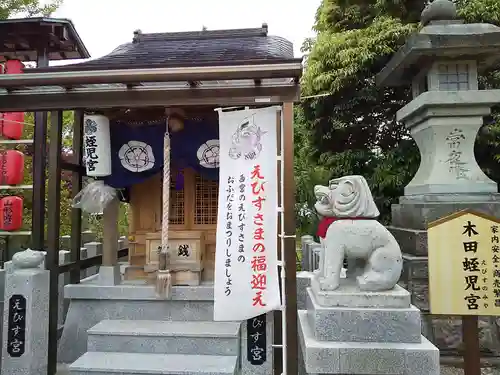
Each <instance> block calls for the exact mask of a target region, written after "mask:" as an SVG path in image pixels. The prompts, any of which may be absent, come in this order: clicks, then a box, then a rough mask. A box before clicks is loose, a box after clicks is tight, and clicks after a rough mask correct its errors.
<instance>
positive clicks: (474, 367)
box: [462, 315, 481, 375]
mask: <svg viewBox="0 0 500 375" xmlns="http://www.w3.org/2000/svg"><path fill="white" fill-rule="evenodd" d="M462 342H463V343H464V348H463V351H464V354H463V357H464V373H465V375H481V350H480V348H479V327H478V317H477V316H474V315H468V316H462Z"/></svg>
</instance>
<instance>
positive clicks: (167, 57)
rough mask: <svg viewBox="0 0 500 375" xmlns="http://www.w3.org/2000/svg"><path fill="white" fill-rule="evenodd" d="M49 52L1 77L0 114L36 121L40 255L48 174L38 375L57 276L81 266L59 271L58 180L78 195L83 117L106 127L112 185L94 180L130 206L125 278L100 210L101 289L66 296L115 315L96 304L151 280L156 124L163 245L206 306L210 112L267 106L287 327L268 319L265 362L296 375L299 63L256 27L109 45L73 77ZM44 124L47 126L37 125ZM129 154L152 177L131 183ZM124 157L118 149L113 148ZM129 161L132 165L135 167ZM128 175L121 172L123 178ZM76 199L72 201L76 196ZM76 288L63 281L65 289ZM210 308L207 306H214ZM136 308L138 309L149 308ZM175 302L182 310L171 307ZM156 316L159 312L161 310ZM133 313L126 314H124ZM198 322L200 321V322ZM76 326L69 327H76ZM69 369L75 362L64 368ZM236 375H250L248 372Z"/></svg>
mask: <svg viewBox="0 0 500 375" xmlns="http://www.w3.org/2000/svg"><path fill="white" fill-rule="evenodd" d="M46 22H49V21H46ZM68 22H69V21H68ZM131 37H132V35H131ZM47 48H48V50H47V51H46V52H48V54H47V53H46V54H45V55H43V59H39V64H38V67H37V68H25V69H24V70H23V72H22V73H19V74H9V75H0V112H29V111H34V112H35V122H36V130H35V140H34V143H35V155H34V164H33V165H34V189H35V190H36V189H37V188H40V189H41V192H40V193H39V194H35V201H34V203H33V207H34V208H33V232H34V236H33V238H34V241H33V244H34V246H39V247H40V248H41V247H42V246H41V245H40V244H42V243H43V242H44V241H43V240H44V219H43V215H41V218H42V219H36V217H38V216H36V215H39V214H40V212H41V213H42V214H43V211H44V207H45V193H44V183H43V182H44V180H43V178H44V176H45V173H46V169H47V170H48V178H49V182H48V212H47V217H48V219H47V224H48V229H47V238H48V241H47V243H48V249H47V250H48V251H47V258H46V266H47V268H48V269H49V270H50V271H51V274H50V280H51V281H50V282H51V294H50V304H51V305H50V306H51V307H50V320H51V323H50V324H49V373H54V372H55V364H56V362H57V358H56V357H57V355H56V354H57V325H56V322H57V300H58V296H57V283H58V278H59V274H60V273H62V272H68V271H70V272H72V273H74V274H76V273H77V272H79V271H80V269H79V267H80V265H81V262H80V259H79V257H78V256H77V257H76V259H73V260H74V261H75V263H74V264H71V265H65V266H64V267H60V266H59V255H58V251H59V235H60V233H59V219H60V217H59V216H60V212H59V209H58V208H59V206H60V192H61V170H62V169H68V170H71V171H73V172H74V181H75V182H76V183H75V185H76V186H77V189H78V190H80V189H81V188H82V182H81V176H82V175H83V174H84V173H85V165H84V160H87V162H88V160H89V158H88V155H86V156H84V155H83V154H84V152H85V144H84V143H85V142H84V140H85V133H86V131H87V130H86V129H85V124H86V121H85V116H102V117H104V118H106V119H108V120H109V127H110V129H111V131H110V132H111V141H110V144H111V146H110V151H111V152H110V154H111V159H112V160H111V169H112V173H111V175H109V176H106V177H103V178H102V179H103V181H104V183H105V184H107V185H109V186H112V187H113V188H115V189H117V191H118V196H119V198H120V200H122V201H125V202H128V203H129V204H130V215H129V218H128V219H129V233H128V235H129V264H128V265H127V267H125V271H124V276H123V280H122V276H121V275H120V267H119V264H118V259H117V237H118V225H117V221H118V207H119V205H118V204H117V200H116V199H115V200H114V201H113V202H116V204H115V203H113V204H110V205H109V206H107V207H106V208H105V209H104V213H103V223H104V233H103V236H104V237H103V241H102V242H103V255H102V266H101V267H100V271H99V278H98V281H97V282H96V283H94V284H92V285H88V288H87V289H86V290H85V291H83V289H84V288H81V289H79V290H78V286H77V285H70V286H69V287H70V288H69V289H68V288H67V291H70V292H72V293H73V295H76V294H77V293H76V292H78V293H79V292H82V295H83V294H84V293H83V292H85V293H96V295H97V294H99V296H98V297H92V298H94V299H95V300H97V301H99V302H101V301H103V300H104V299H106V298H108V301H107V302H109V306H111V304H113V303H115V304H124V303H126V301H125V300H126V299H127V298H125V297H124V296H121V297H120V298H121V299H120V298H118V297H116V298H112V297H109V294H106V293H112V291H111V290H112V289H113V288H115V290H118V292H119V293H121V291H122V289H120V284H121V283H122V282H124V281H133V282H139V280H143V281H141V282H145V283H148V282H149V281H151V280H152V276H154V275H155V271H156V270H157V269H158V263H159V259H158V258H159V254H158V247H159V246H160V245H162V243H161V233H162V215H163V208H162V202H163V200H162V189H163V172H162V171H163V163H161V162H160V161H161V160H162V157H161V155H162V153H163V150H164V146H163V136H164V133H165V128H166V125H165V124H166V123H167V121H168V127H169V133H170V147H171V159H170V162H169V164H170V195H169V197H170V198H169V231H168V233H169V236H168V245H169V253H170V256H171V259H170V270H171V271H173V273H172V278H173V285H174V286H178V285H182V286H185V285H189V286H199V285H200V284H203V287H201V288H200V289H199V290H201V291H203V292H204V293H205V292H206V291H207V290H208V289H210V288H211V287H210V284H211V283H212V282H213V280H214V266H215V243H216V227H217V215H218V211H217V210H218V207H217V205H218V194H219V183H218V171H217V168H218V167H217V168H215V167H212V166H207V164H210V163H211V161H210V158H211V157H212V156H213V155H212V153H213V152H217V151H216V148H214V147H213V145H214V143H213V142H212V141H213V140H218V132H219V124H218V113H217V112H215V111H214V110H215V109H217V108H222V109H225V110H234V109H244V108H246V107H249V108H260V107H267V106H273V105H276V106H279V108H278V109H277V116H276V128H277V130H278V131H277V134H278V150H279V153H278V157H277V160H275V161H273V160H270V161H269V162H270V163H273V162H274V163H277V164H278V165H279V166H280V168H283V170H284V172H283V174H282V175H279V176H278V180H279V183H280V184H283V185H284V187H285V188H284V189H283V192H281V191H280V192H279V193H278V201H279V207H277V208H276V209H277V212H278V209H281V210H282V212H283V220H282V222H280V223H279V224H280V225H278V228H279V229H278V232H279V237H280V238H281V239H282V240H283V241H281V240H278V239H277V246H276V247H277V248H276V252H277V253H278V254H280V255H279V256H280V258H281V254H284V255H283V259H280V261H282V263H281V265H282V270H284V271H285V275H286V278H285V281H284V287H285V291H286V296H283V295H282V299H283V304H284V307H283V314H286V324H285V325H283V327H282V324H281V323H280V320H281V316H282V315H281V312H280V311H278V312H276V313H275V314H274V323H273V326H274V342H272V338H271V336H269V339H268V341H269V342H270V344H269V348H270V349H269V350H270V351H271V352H272V351H273V350H274V351H275V352H276V354H275V355H274V356H273V358H272V362H273V363H272V366H273V368H274V373H275V374H280V373H281V372H283V373H285V374H287V375H295V374H297V371H298V370H297V306H296V285H295V283H296V279H295V278H296V258H295V254H296V247H295V229H296V228H295V220H294V215H295V210H294V206H295V197H294V195H295V186H294V176H293V103H294V102H295V101H297V100H298V99H299V94H300V86H299V80H300V76H301V74H302V61H301V59H295V58H294V56H293V46H292V44H291V43H290V42H289V41H287V40H285V39H283V38H281V37H277V36H271V35H268V28H267V25H265V24H264V25H262V27H260V28H255V29H235V30H213V31H212V30H208V31H207V30H203V31H194V32H180V33H156V34H146V33H142V32H141V31H136V32H134V35H133V37H132V38H131V41H130V42H128V43H125V44H123V45H121V46H118V47H117V48H116V49H115V50H113V51H112V52H111V53H110V54H108V55H106V56H103V57H100V58H97V59H94V60H88V61H85V62H82V63H77V64H71V65H61V66H51V67H49V66H48V64H47V63H46V62H47V60H49V58H50V48H49V47H47ZM41 51H42V52H43V51H44V49H41ZM68 53H70V52H68ZM85 57H87V56H85ZM11 58H16V57H15V56H12V57H11ZM66 110H72V111H75V121H74V135H73V138H74V141H73V148H74V150H73V156H74V160H73V162H72V163H67V162H62V161H61V149H62V145H61V141H62V130H63V129H62V112H63V111H66ZM49 111H50V112H51V116H50V120H51V121H50V122H51V123H50V127H48V126H47V117H48V116H47V112H49ZM156 128H157V129H156ZM146 129H147V131H146ZM156 130H157V131H156ZM47 133H48V134H47ZM47 135H48V137H47ZM47 138H48V140H47ZM133 142H138V143H140V144H142V145H145V146H144V147H143V151H144V150H145V152H146V154H147V157H145V158H143V160H142V162H144V163H152V164H154V166H149V167H148V168H147V169H143V170H139V169H140V167H137V165H136V166H131V164H130V163H131V162H130V160H128V158H129V156H127V153H129V152H130V151H131V148H133V147H132V146H130V145H131V143H133ZM141 142H142V143H141ZM135 144H136V145H137V143H135ZM155 144H157V146H155ZM125 145H128V146H127V147H125V148H124V146H125ZM158 145H159V146H158ZM146 146H148V147H149V148H148V147H146ZM46 147H48V153H47V155H46V152H45V149H46ZM134 147H135V146H134ZM141 147H142V146H141ZM86 152H87V153H88V148H87V150H86ZM141 152H142V151H141ZM210 155H212V156H210ZM46 156H48V161H47V160H46ZM135 156H137V154H135ZM140 158H141V157H138V156H137V158H136V161H137V160H139V159H140ZM127 163H128V166H125V164H127ZM117 168H118V169H117ZM134 168H139V169H137V170H136V171H135V172H141V173H135V174H134V173H131V172H134V171H132V169H134ZM146 172H147V173H146ZM42 185H43V186H42ZM75 185H74V186H75ZM78 190H76V191H73V195H76V194H77V193H78ZM73 211H74V212H73V216H72V226H74V228H73V229H72V241H74V243H73V246H72V248H74V249H73V250H75V251H76V249H77V248H79V246H80V245H79V243H78V241H79V237H78V236H79V233H80V232H81V228H80V227H81V212H80V210H78V209H75V210H73ZM277 215H278V213H277ZM280 215H281V214H280ZM280 221H281V220H280ZM281 224H283V225H281ZM281 228H283V229H281ZM73 234H75V236H73ZM73 237H74V240H73ZM282 244H283V246H282ZM186 246H188V247H189V248H190V249H191V251H192V253H191V254H190V256H189V257H188V258H189V259H186V257H185V255H184V249H185V247H186ZM282 248H283V250H284V251H283V253H282V252H281V250H282ZM92 265H94V264H92ZM63 268H64V270H63ZM280 268H281V267H280ZM144 280H145V281H144ZM78 282H79V280H77V279H76V278H72V283H73V284H77V283H78ZM207 284H208V285H209V286H208V287H207ZM71 287H73V288H71ZM99 288H101V289H99ZM207 288H208V289H207ZM125 289H126V288H124V289H123V290H125ZM129 289H130V288H129ZM188 289H189V293H192V294H193V293H195V294H196V293H197V292H196V291H195V292H193V290H195V288H188ZM211 289H213V288H211ZM143 290H144V288H143ZM118 292H117V293H118ZM119 293H118V294H119ZM104 295H106V297H103V296H104ZM89 296H90V294H86V295H85V297H66V298H69V299H71V298H80V301H82V300H84V301H85V303H88V302H89V301H90V300H92V298H91V297H89ZM134 298H135V300H134ZM197 298H198V297H197ZM210 298H212V301H213V293H212V297H210ZM130 299H131V300H134V303H135V302H138V301H139V300H140V298H137V297H136V296H135V297H134V296H132V297H131V298H130ZM144 300H147V301H146V302H153V303H156V304H157V305H156V306H158V304H160V303H162V304H163V303H165V304H168V303H169V302H170V301H168V300H165V301H162V300H160V299H155V298H151V297H147V298H145V299H144ZM144 300H141V301H142V302H144ZM203 301H207V300H203ZM146 302H144V303H145V305H144V307H141V309H142V310H144V309H146V308H147V307H148V306H149V305H147V304H146ZM174 302H177V303H179V301H178V300H177V301H174ZM106 306H108V305H106ZM134 306H135V305H134ZM161 306H162V307H161V308H162V309H164V305H161ZM177 306H179V305H178V304H177ZM120 308H121V307H120ZM235 308H237V306H235ZM70 309H71V307H70ZM125 310H126V308H123V311H125ZM132 310H133V311H132ZM136 311H137V309H135V310H134V309H131V312H130V314H134V313H135V312H136ZM203 312H206V311H201V312H200V314H201V313H203ZM92 314H94V312H93V313H92ZM96 316H97V315H96ZM109 316H111V313H110V315H109ZM88 318H89V317H88V316H86V317H85V319H83V318H82V319H81V320H82V321H83V320H85V322H87V321H89V322H90V320H88ZM92 318H93V317H92ZM96 319H97V318H96ZM100 319H101V320H102V319H103V318H100ZM104 319H111V318H104ZM119 319H120V318H119ZM121 319H123V317H121ZM136 319H139V320H140V318H136ZM200 319H201V318H200ZM156 320H160V318H159V317H158V318H157V319H156ZM167 320H168V319H167ZM173 320H175V319H173ZM180 320H183V319H180ZM185 320H189V319H188V318H186V319H185ZM205 320H206V319H205ZM99 322H100V320H99V321H95V322H91V323H92V325H91V326H88V327H84V328H82V329H84V331H83V333H84V334H83V333H82V334H81V335H76V336H75V337H76V338H77V339H78V340H79V341H78V342H74V348H76V349H75V350H74V351H72V352H71V353H70V354H71V356H74V357H76V358H78V357H80V356H82V354H84V352H85V351H84V352H83V353H82V352H81V350H80V349H81V348H82V347H83V348H85V347H86V345H87V342H86V332H87V330H88V329H89V328H91V327H92V326H93V325H95V324H97V323H99ZM187 323H190V322H187ZM77 324H79V322H77V323H75V324H74V325H77ZM89 324H90V323H89ZM68 326H70V324H68ZM82 327H83V326H82ZM72 328H73V327H69V329H72ZM65 329H66V327H65ZM79 329H80V328H79ZM282 329H285V330H286V335H283V336H282ZM79 332H80V331H79ZM65 334H66V332H63V335H62V338H61V341H64V340H67V337H69V336H65ZM281 337H285V338H286V342H283V343H281V342H280V338H281ZM82 340H83V341H82ZM69 341H71V340H69ZM282 347H286V352H287V355H286V362H285V363H281V350H280V348H282ZM68 350H70V349H68ZM71 350H73V349H71ZM60 354H61V348H59V355H60ZM76 358H73V357H72V358H71V360H70V361H69V362H73V361H75V360H76ZM238 363H240V361H238ZM269 370H270V369H269ZM246 371H248V373H250V372H252V371H253V372H252V373H254V372H255V369H251V370H248V369H247V370H246ZM242 373H247V372H244V371H243V372H242ZM267 373H269V371H268V372H267Z"/></svg>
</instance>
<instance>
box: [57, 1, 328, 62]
mask: <svg viewBox="0 0 500 375" xmlns="http://www.w3.org/2000/svg"><path fill="white" fill-rule="evenodd" d="M320 2H321V0H300V1H299V0H292V1H290V0H251V1H243V0H208V1H207V0H175V1H174V0H136V1H132V0H64V3H63V5H62V6H61V7H60V8H59V9H58V10H57V11H56V12H55V13H54V14H53V15H52V16H53V17H56V18H69V19H71V20H72V21H73V23H74V24H75V27H76V30H77V32H78V34H79V35H80V37H81V38H82V40H83V43H84V44H85V45H86V46H87V49H88V50H89V52H90V54H91V56H92V58H97V57H101V56H103V55H106V54H107V53H109V52H111V51H112V50H113V49H114V48H115V47H117V46H118V45H120V44H123V43H126V42H130V41H132V37H133V32H134V30H137V29H140V30H141V31H142V32H143V33H155V32H175V31H193V30H201V29H202V27H203V26H206V27H207V28H208V30H214V29H232V28H255V27H260V26H261V25H262V24H263V23H267V24H268V27H269V34H270V35H278V36H281V37H284V38H286V39H288V40H290V41H291V42H292V43H293V45H294V50H295V56H296V57H301V56H302V54H301V53H300V46H301V44H302V42H303V40H304V39H305V38H307V37H310V36H313V35H314V33H313V32H312V30H311V28H312V25H313V22H314V15H315V12H316V9H317V8H318V6H319V4H320ZM292 3H295V5H291V4H292ZM73 62H75V61H73ZM68 63H69V61H68Z"/></svg>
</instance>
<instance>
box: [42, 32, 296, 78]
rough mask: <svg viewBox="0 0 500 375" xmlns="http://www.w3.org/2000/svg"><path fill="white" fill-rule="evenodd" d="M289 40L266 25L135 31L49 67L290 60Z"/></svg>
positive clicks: (82, 68) (146, 65) (116, 67)
mask: <svg viewBox="0 0 500 375" xmlns="http://www.w3.org/2000/svg"><path fill="white" fill-rule="evenodd" d="M293 58H294V56H293V45H292V43H291V42H289V41H288V40H286V39H284V38H281V37H277V36H269V35H268V34H267V25H265V24H264V25H262V27H261V28H256V29H233V30H210V31H207V30H203V31H189V32H178V33H156V34H143V33H141V32H140V31H136V32H134V38H133V40H132V42H130V43H126V44H122V45H121V46H119V47H117V48H116V49H115V50H114V51H112V52H111V53H110V54H108V55H106V56H103V57H101V58H98V59H95V60H89V61H85V62H83V63H79V64H72V65H64V66H57V67H51V68H50V70H76V69H78V70H86V69H89V70H90V69H92V70H93V69H110V68H114V69H120V68H130V67H152V66H156V65H161V66H193V65H212V64H221V63H222V64H225V63H229V64H230V63H247V64H248V63H251V62H264V61H266V62H272V61H286V60H291V59H293Z"/></svg>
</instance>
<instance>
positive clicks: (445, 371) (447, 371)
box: [441, 366, 500, 375]
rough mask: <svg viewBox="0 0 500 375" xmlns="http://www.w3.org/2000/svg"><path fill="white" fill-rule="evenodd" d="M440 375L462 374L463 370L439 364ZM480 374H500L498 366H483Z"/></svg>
mask: <svg viewBox="0 0 500 375" xmlns="http://www.w3.org/2000/svg"><path fill="white" fill-rule="evenodd" d="M441 375H464V370H463V369H461V368H457V367H452V366H441ZM481 375H500V369H498V368H492V367H488V368H483V369H481Z"/></svg>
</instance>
